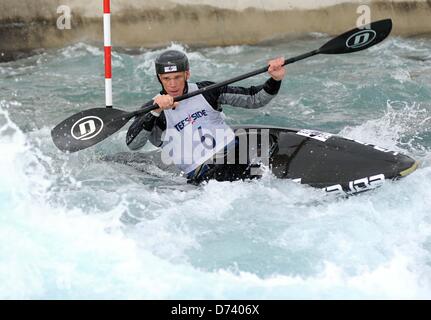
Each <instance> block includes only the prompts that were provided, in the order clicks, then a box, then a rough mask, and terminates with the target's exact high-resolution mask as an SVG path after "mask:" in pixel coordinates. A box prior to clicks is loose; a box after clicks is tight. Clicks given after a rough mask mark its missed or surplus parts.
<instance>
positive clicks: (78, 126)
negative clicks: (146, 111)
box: [51, 108, 133, 152]
mask: <svg viewBox="0 0 431 320" xmlns="http://www.w3.org/2000/svg"><path fill="white" fill-rule="evenodd" d="M131 117H133V114H132V113H130V112H125V111H122V110H118V109H111V108H94V109H89V110H85V111H82V112H79V113H77V114H75V115H73V116H71V117H69V118H67V119H66V120H64V121H63V122H61V123H60V124H58V125H57V126H56V127H55V128H54V129H52V131H51V137H52V140H53V141H54V144H55V145H56V146H57V148H58V149H60V150H61V151H63V152H76V151H79V150H82V149H86V148H88V147H91V146H93V145H95V144H96V143H99V142H100V141H102V140H104V139H106V138H107V137H109V136H110V135H112V134H113V133H115V132H117V131H118V130H120V129H121V128H122V127H123V126H124V125H125V124H126V123H127V122H128V121H129V120H130V118H131Z"/></svg>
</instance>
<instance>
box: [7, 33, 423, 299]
mask: <svg viewBox="0 0 431 320" xmlns="http://www.w3.org/2000/svg"><path fill="white" fill-rule="evenodd" d="M320 37H325V36H324V35H320V36H319V37H317V38H316V37H313V38H311V39H308V40H303V41H298V42H296V43H294V44H290V45H289V49H288V50H290V51H289V53H291V54H292V55H293V54H295V53H297V52H300V51H302V50H303V48H304V46H306V47H308V46H309V45H310V43H314V42H316V41H321V40H319V39H320ZM420 41H421V40H403V39H393V40H391V41H389V42H388V43H386V44H384V45H383V47H382V48H380V50H379V51H377V49H376V50H374V49H373V50H370V52H368V53H367V54H365V55H364V56H356V57H350V58H347V57H333V58H331V59H330V58H327V57H324V58H322V59H321V60H319V59H316V60H309V61H307V62H305V63H304V64H301V65H299V64H298V66H295V67H292V68H290V69H289V77H290V79H287V80H286V82H285V83H284V84H283V89H282V92H281V93H280V95H279V97H277V100H276V101H274V102H273V103H272V104H271V105H270V106H268V107H266V108H264V109H262V110H257V111H256V112H253V111H251V110H239V109H229V108H226V114H227V116H228V120H229V121H230V123H235V124H237V123H260V124H270V123H271V124H274V125H286V126H289V125H290V126H296V127H307V128H315V129H320V130H324V131H330V132H332V133H336V134H340V135H342V136H346V137H349V138H353V139H357V140H361V141H364V142H369V143H374V144H377V145H379V146H381V147H385V148H388V149H391V150H395V151H399V152H402V153H406V154H408V155H410V156H412V157H414V158H415V159H417V160H419V161H420V168H419V169H418V170H417V171H416V172H414V173H413V174H411V175H409V176H408V177H406V178H404V179H402V180H399V181H396V182H388V183H387V184H385V185H384V186H383V187H381V188H379V189H376V190H374V191H370V192H366V193H363V194H360V195H358V196H353V197H349V198H343V197H332V196H328V195H326V194H325V193H324V192H323V191H322V190H318V189H313V188H311V187H308V186H305V185H298V184H296V183H294V182H292V181H283V180H278V179H276V178H274V177H273V176H271V174H270V173H267V174H265V175H264V177H263V178H262V179H261V180H258V181H251V182H234V183H229V182H210V183H208V184H206V185H203V186H200V187H197V188H196V187H191V188H189V187H185V186H184V182H185V180H184V178H182V177H180V176H178V175H177V174H175V172H173V171H169V170H163V169H160V168H159V167H158V166H157V164H156V163H153V162H152V161H147V162H145V161H144V162H142V163H122V162H118V161H117V162H114V161H106V160H104V159H105V157H106V156H109V155H115V154H118V153H120V152H126V151H127V147H126V146H125V144H124V140H125V131H124V130H125V129H123V130H122V131H120V132H119V134H117V135H114V136H113V137H112V138H110V139H108V140H107V141H106V142H103V143H102V144H100V145H98V146H96V147H94V148H90V149H88V150H85V151H83V152H79V153H76V154H71V155H66V154H62V153H61V152H59V151H58V150H57V149H56V148H55V146H54V145H53V143H52V141H51V137H50V130H51V129H52V127H53V125H55V124H56V123H58V121H61V120H62V119H64V118H65V117H66V116H68V115H70V114H73V113H74V112H76V111H77V110H81V109H86V108H90V107H94V106H95V105H97V103H98V102H99V103H100V102H101V101H102V102H103V88H100V86H101V85H100V84H101V83H103V73H102V72H101V71H100V72H99V71H98V70H99V69H98V67H97V66H95V65H96V63H97V62H98V61H99V60H101V57H102V52H101V50H100V49H98V48H96V47H93V46H89V45H86V44H78V45H75V46H71V47H67V48H64V49H61V50H58V51H54V52H49V51H48V52H44V53H41V54H40V55H38V56H35V57H32V58H28V59H25V60H22V61H17V62H14V63H9V64H6V65H0V75H1V78H0V79H1V82H0V88H1V93H2V96H1V98H0V150H1V157H0V176H1V180H0V200H1V201H0V241H1V243H2V245H1V246H0V298H2V299H16V298H23V299H99V298H100V299H109V298H114V299H330V298H339V299H379V298H383V299H429V298H430V297H431V277H430V274H431V272H430V271H431V270H430V265H429V260H430V258H431V210H430V205H431V166H430V163H431V152H430V150H431V138H430V133H429V128H430V123H431V109H430V107H431V106H430V104H429V100H428V99H429V97H430V92H431V88H430V85H429V83H430V82H429V81H428V80H429V73H427V72H426V70H428V69H429V68H430V65H429V60H427V59H428V58H427V57H428V56H431V55H430V51H429V50H430V49H429V47H427V43H426V42H423V43H421V42H420ZM171 48H179V49H182V50H185V51H187V52H188V55H189V57H190V60H191V61H192V65H193V66H194V68H195V69H194V70H195V77H198V78H199V77H200V78H204V77H209V76H211V77H213V78H214V80H216V79H222V78H223V77H226V75H227V74H229V75H230V74H232V75H233V74H238V73H241V72H243V71H245V70H251V69H253V68H255V67H256V66H257V65H260V64H262V63H264V61H265V59H266V58H267V57H269V56H272V55H275V54H277V53H279V52H282V51H285V50H286V48H285V47H283V46H281V47H265V46H264V47H252V46H239V47H238V46H236V47H229V48H215V49H214V48H207V49H202V50H191V49H188V48H187V47H184V46H181V45H178V44H175V45H173V46H171ZM421 50H422V51H421ZM158 52H160V51H158V50H155V51H151V50H149V51H143V52H138V53H135V54H128V53H127V52H116V53H114V72H115V74H116V79H117V80H116V81H117V82H116V84H115V82H114V92H115V93H116V95H115V96H114V97H115V99H116V101H117V102H116V103H117V104H118V105H119V106H120V105H121V108H122V109H126V110H134V108H136V105H137V102H138V101H141V102H142V101H145V100H147V99H148V98H149V97H151V95H152V94H154V91H155V90H157V88H158V84H157V80H156V79H154V76H153V74H152V70H153V65H152V61H153V58H154V57H155V56H156V55H157V54H158ZM406 56H408V57H409V58H406ZM259 57H260V58H259ZM412 57H416V58H418V57H419V58H422V60H423V61H422V62H415V61H417V60H414V59H412ZM239 61H241V63H239ZM332 63H334V65H332ZM369 64H371V65H370V66H369V67H368V68H367V67H366V66H367V65H369ZM373 68H380V69H379V73H373V71H372V69H373ZM348 70H350V71H351V70H355V72H356V73H353V72H350V73H348V72H347V71H348ZM357 70H360V71H357ZM192 72H193V70H192ZM71 74H73V75H75V77H74V78H73V79H72V78H71V77H70V75H71ZM192 74H193V73H192ZM365 76H367V79H368V81H362V82H361V81H360V79H364V77H365ZM41 79H42V80H43V81H41ZM259 81H261V79H258V80H254V82H253V83H257V82H259ZM377 84H379V85H380V87H377ZM64 88H66V90H64ZM115 88H116V91H115ZM328 92H330V94H329V93H328ZM325 93H326V94H325ZM150 149H151V147H150V146H147V147H146V149H145V150H144V151H146V150H150Z"/></svg>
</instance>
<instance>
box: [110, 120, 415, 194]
mask: <svg viewBox="0 0 431 320" xmlns="http://www.w3.org/2000/svg"><path fill="white" fill-rule="evenodd" d="M231 128H232V129H233V130H234V131H235V135H236V136H237V137H238V139H237V140H240V141H242V143H244V141H246V142H247V148H248V150H247V152H249V150H250V149H251V148H250V146H252V145H253V146H256V147H255V149H257V150H255V152H256V155H257V159H258V160H259V158H260V156H262V155H264V154H267V156H266V158H267V159H268V160H267V163H265V161H263V162H262V161H261V162H259V161H257V162H256V159H252V160H250V159H251V158H248V159H247V163H246V164H244V162H241V161H238V157H236V158H235V162H234V163H233V164H226V163H229V162H224V164H219V165H216V167H215V169H214V170H213V172H212V173H210V174H208V175H207V177H206V179H205V180H212V179H215V180H219V181H235V180H239V179H254V178H259V177H261V175H262V171H263V170H260V169H262V168H263V167H265V165H267V167H269V168H270V170H271V172H272V174H273V175H274V176H275V177H277V178H280V179H290V180H293V181H295V182H298V183H301V184H306V185H310V186H312V187H315V188H320V189H324V190H325V191H327V192H328V193H334V194H335V193H339V194H343V195H346V194H347V195H349V194H355V193H359V192H363V191H367V190H371V189H374V188H376V187H379V186H381V185H382V184H384V183H385V182H386V181H388V180H397V179H399V178H402V177H405V176H407V175H409V174H410V173H412V172H413V171H415V170H416V169H417V167H418V162H417V161H415V160H414V159H412V158H411V157H409V156H407V155H404V154H401V153H398V152H394V151H390V150H386V149H384V148H380V147H378V146H375V145H372V144H367V143H363V142H360V141H355V140H351V139H347V138H344V137H341V136H337V135H334V134H331V133H326V132H320V131H316V130H308V129H291V128H283V127H273V126H260V125H243V126H231ZM263 137H264V138H263ZM263 141H268V142H267V143H266V145H265V147H263ZM240 145H241V144H240ZM160 150H161V149H157V150H156V151H150V152H145V153H141V152H121V153H118V154H115V155H110V156H104V157H103V159H102V160H105V161H115V162H119V163H123V164H127V165H132V166H134V167H135V168H136V169H138V170H142V168H145V167H146V164H150V163H153V164H156V165H157V166H159V167H160V169H162V170H163V171H171V170H174V171H173V172H177V173H179V171H178V170H177V169H175V167H174V166H173V165H166V164H164V163H163V161H161V158H160V157H161V152H160ZM262 150H267V151H265V152H262ZM236 154H238V152H237V153H236ZM262 164H264V166H262ZM142 165H143V166H142ZM253 166H254V168H256V169H257V172H259V171H260V173H257V174H256V173H254V174H253V173H252V172H251V167H253ZM142 171H145V170H142ZM189 182H190V181H189ZM200 182H202V181H200ZM200 182H198V183H194V182H191V183H193V184H199V183H200Z"/></svg>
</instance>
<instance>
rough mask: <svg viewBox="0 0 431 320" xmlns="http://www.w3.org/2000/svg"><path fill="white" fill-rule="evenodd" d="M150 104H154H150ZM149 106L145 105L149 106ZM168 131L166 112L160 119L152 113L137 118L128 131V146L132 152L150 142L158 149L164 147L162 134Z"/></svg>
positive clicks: (162, 113)
mask: <svg viewBox="0 0 431 320" xmlns="http://www.w3.org/2000/svg"><path fill="white" fill-rule="evenodd" d="M149 104H152V102H151V103H149ZM149 104H146V105H144V107H145V106H147V105H149ZM165 130H166V118H165V114H164V112H161V114H160V116H159V117H156V116H154V115H153V114H152V113H151V112H148V113H146V114H144V115H140V116H137V117H136V118H135V120H134V121H133V123H132V124H131V125H130V127H129V130H128V131H127V136H126V144H127V146H128V147H129V149H131V150H138V149H140V148H142V147H143V146H144V145H145V144H146V143H147V141H148V140H150V142H151V143H152V144H154V145H155V146H156V147H160V146H161V145H162V133H163V131H165Z"/></svg>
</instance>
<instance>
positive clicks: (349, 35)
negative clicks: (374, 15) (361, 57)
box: [319, 19, 392, 54]
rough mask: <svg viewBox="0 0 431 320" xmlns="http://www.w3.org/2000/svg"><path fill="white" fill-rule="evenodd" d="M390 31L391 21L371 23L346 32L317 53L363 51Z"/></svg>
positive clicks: (381, 39) (382, 38)
mask: <svg viewBox="0 0 431 320" xmlns="http://www.w3.org/2000/svg"><path fill="white" fill-rule="evenodd" d="M391 30H392V20H391V19H385V20H379V21H376V22H372V23H371V24H369V25H366V26H364V27H363V28H361V29H359V28H356V29H353V30H350V31H347V32H345V33H343V34H341V35H339V36H338V37H336V38H334V39H332V40H330V41H328V42H327V43H326V44H325V45H323V46H322V47H321V48H320V49H319V53H323V54H340V53H351V52H356V51H360V50H364V49H367V48H369V47H371V46H374V45H375V44H377V43H379V42H381V41H383V40H384V39H385V38H386V37H387V36H388V35H389V33H390V32H391Z"/></svg>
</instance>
